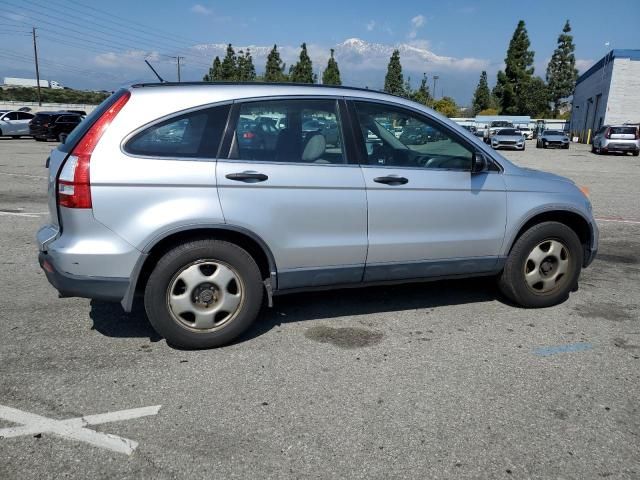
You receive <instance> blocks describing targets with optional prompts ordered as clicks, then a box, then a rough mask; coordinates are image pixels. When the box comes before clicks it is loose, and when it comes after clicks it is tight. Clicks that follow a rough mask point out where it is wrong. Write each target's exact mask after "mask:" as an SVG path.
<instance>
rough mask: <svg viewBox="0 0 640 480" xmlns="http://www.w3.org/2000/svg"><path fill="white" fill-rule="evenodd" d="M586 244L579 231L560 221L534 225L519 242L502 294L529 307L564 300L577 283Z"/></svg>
mask: <svg viewBox="0 0 640 480" xmlns="http://www.w3.org/2000/svg"><path fill="white" fill-rule="evenodd" d="M581 268H582V245H581V244H580V239H579V238H578V236H577V235H576V233H575V232H574V231H573V230H572V229H571V228H569V227H568V226H566V225H564V224H562V223H559V222H544V223H540V224H538V225H534V226H533V227H531V228H530V229H529V230H527V231H526V232H524V233H523V234H522V236H521V237H520V238H519V239H518V240H517V241H516V243H515V244H514V246H513V248H512V249H511V253H509V257H508V258H507V262H506V264H505V267H504V270H503V271H502V274H501V275H500V279H499V286H500V290H501V291H502V293H504V294H505V295H506V296H507V297H508V298H509V299H511V300H512V301H514V302H515V303H517V304H519V305H521V306H523V307H527V308H539V307H550V306H553V305H556V304H558V303H561V302H563V301H564V300H565V299H566V298H567V297H568V296H569V292H570V291H571V290H572V289H573V288H574V287H575V286H576V285H577V282H578V277H579V276H580V270H581Z"/></svg>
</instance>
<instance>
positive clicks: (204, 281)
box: [167, 261, 244, 330]
mask: <svg viewBox="0 0 640 480" xmlns="http://www.w3.org/2000/svg"><path fill="white" fill-rule="evenodd" d="M243 295H244V289H243V285H242V281H241V279H240V276H239V275H238V274H237V273H236V271H235V270H234V269H233V268H232V267H231V266H230V265H227V264H225V263H222V262H218V261H200V262H197V263H195V264H191V265H187V266H186V267H184V268H183V269H182V270H180V271H178V273H177V274H176V275H175V276H174V277H173V279H172V280H171V282H170V283H169V288H168V289H167V306H168V307H169V310H170V312H171V314H172V316H173V318H174V319H175V320H176V321H177V322H178V323H180V324H182V325H183V326H186V327H189V328H191V329H196V330H213V329H216V328H219V327H221V326H222V325H223V324H225V323H227V322H228V321H230V320H231V319H232V318H234V317H235V315H236V314H237V313H238V311H239V310H240V307H241V306H242V300H243Z"/></svg>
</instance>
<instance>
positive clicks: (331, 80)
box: [322, 48, 342, 85]
mask: <svg viewBox="0 0 640 480" xmlns="http://www.w3.org/2000/svg"><path fill="white" fill-rule="evenodd" d="M322 83H323V84H324V85H342V80H340V69H339V68H338V62H336V60H335V58H333V48H332V49H331V56H330V57H329V61H328V62H327V68H326V69H325V70H324V72H322Z"/></svg>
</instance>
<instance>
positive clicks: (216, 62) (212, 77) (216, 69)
mask: <svg viewBox="0 0 640 480" xmlns="http://www.w3.org/2000/svg"><path fill="white" fill-rule="evenodd" d="M221 68H222V65H221V64H220V57H218V56H216V58H214V59H213V65H212V66H211V68H209V73H207V74H206V75H205V76H204V77H203V78H202V81H203V82H217V81H220V79H221V78H220V77H221V76H222V72H221Z"/></svg>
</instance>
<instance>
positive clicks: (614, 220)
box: [596, 218, 640, 225]
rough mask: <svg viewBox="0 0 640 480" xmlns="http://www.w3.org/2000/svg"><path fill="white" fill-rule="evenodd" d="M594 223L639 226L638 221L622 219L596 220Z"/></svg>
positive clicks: (639, 222)
mask: <svg viewBox="0 0 640 480" xmlns="http://www.w3.org/2000/svg"><path fill="white" fill-rule="evenodd" d="M596 222H611V223H630V224H631V225H640V221H638V220H625V219H624V218H596Z"/></svg>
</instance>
